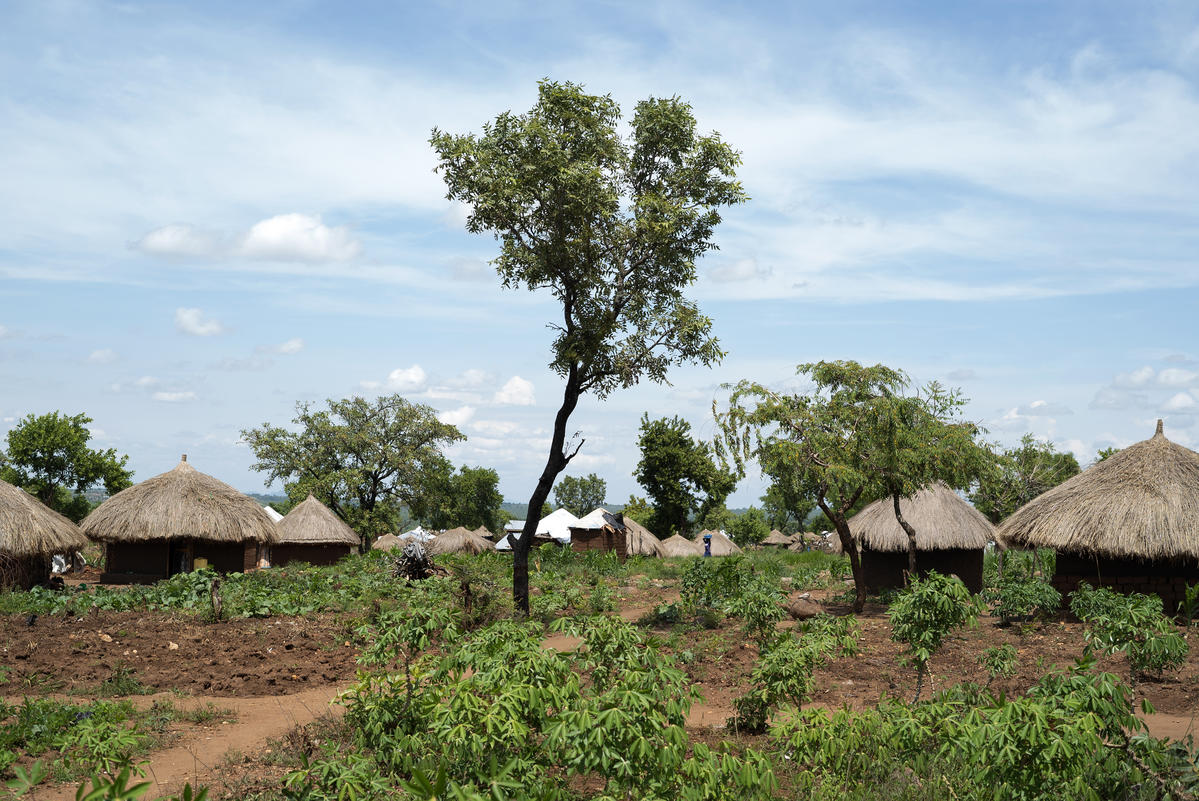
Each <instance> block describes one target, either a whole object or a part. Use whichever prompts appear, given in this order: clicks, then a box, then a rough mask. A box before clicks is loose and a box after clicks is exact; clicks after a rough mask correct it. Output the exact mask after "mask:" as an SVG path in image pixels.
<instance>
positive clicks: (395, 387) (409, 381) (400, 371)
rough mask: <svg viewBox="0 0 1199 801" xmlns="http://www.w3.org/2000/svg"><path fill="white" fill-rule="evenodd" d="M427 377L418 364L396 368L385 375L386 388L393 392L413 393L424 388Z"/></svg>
mask: <svg viewBox="0 0 1199 801" xmlns="http://www.w3.org/2000/svg"><path fill="white" fill-rule="evenodd" d="M427 380H428V376H427V375H425V371H424V369H423V368H422V367H421V366H420V365H419V364H414V365H412V366H411V367H397V368H396V369H394V370H392V371H391V372H390V373H388V374H387V388H388V389H390V390H392V391H393V392H413V391H415V390H418V389H421V388H422V387H424V386H425V382H426V381H427Z"/></svg>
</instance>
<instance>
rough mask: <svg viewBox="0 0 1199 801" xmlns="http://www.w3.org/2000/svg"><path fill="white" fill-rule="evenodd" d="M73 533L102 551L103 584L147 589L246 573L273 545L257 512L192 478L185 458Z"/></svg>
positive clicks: (271, 528)
mask: <svg viewBox="0 0 1199 801" xmlns="http://www.w3.org/2000/svg"><path fill="white" fill-rule="evenodd" d="M81 528H82V530H83V533H84V534H85V535H87V537H89V538H90V539H93V540H96V541H97V542H102V543H104V559H105V570H104V573H102V574H101V576H100V581H102V582H104V583H106V584H135V583H136V584H148V583H152V582H155V581H158V580H159V579H163V578H166V577H167V576H173V575H175V574H176V573H187V572H189V571H191V570H198V569H200V568H203V567H211V568H214V569H216V570H219V571H221V572H222V573H236V572H241V571H246V570H253V569H254V568H255V567H257V566H258V564H259V563H260V561H261V562H265V561H266V559H265V557H266V553H267V549H268V546H270V545H271V544H272V543H273V542H275V539H276V534H275V524H274V523H272V522H271V519H270V517H268V516H267V514H266V512H265V511H264V510H263V508H262V507H261V506H259V505H258V504H257V503H255V502H254V501H253V499H251V498H249V497H247V496H245V495H243V494H241V493H240V492H238V491H237V490H235V489H233V487H231V486H229V485H228V484H226V483H224V482H223V481H218V480H217V479H215V478H213V477H212V476H210V475H206V474H204V473H201V472H200V471H199V470H196V469H195V468H194V467H192V466H191V465H190V464H188V463H187V455H186V454H185V455H184V456H183V460H182V461H181V462H179V465H178V466H177V467H176V468H175V469H174V470H171V471H169V472H166V473H163V474H162V475H159V476H155V477H154V478H150V479H146V480H145V481H143V482H142V483H140V484H135V485H134V486H132V487H130V488H129V489H126V490H122V491H121V492H118V493H117V494H116V495H113V496H112V497H111V498H109V499H108V500H106V501H105V502H104V503H102V504H100V506H99V507H98V508H96V509H95V510H94V511H92V513H91V514H90V515H88V516H87V517H86V518H85V519H84V521H83V524H82V526H81Z"/></svg>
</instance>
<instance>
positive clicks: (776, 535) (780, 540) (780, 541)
mask: <svg viewBox="0 0 1199 801" xmlns="http://www.w3.org/2000/svg"><path fill="white" fill-rule="evenodd" d="M792 542H793V540H792V539H791V537H788V536H787V535H786V534H784V533H783V532H781V531H779V530H778V529H777V528H776V529H773V530H772V531H771V532H770V533H769V534H767V535H766V537H765V538H764V539H763V540H762V544H763V545H773V546H776V547H779V548H786V547H787V546H788V545H790V544H791V543H792Z"/></svg>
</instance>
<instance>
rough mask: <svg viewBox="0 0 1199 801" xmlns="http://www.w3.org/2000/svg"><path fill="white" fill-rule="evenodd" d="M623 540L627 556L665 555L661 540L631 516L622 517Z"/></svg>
mask: <svg viewBox="0 0 1199 801" xmlns="http://www.w3.org/2000/svg"><path fill="white" fill-rule="evenodd" d="M624 527H625V542H626V544H627V545H628V551H629V556H665V555H666V554H664V553H663V552H662V541H661V540H659V539H658V538H657V537H655V536H654V535H653V533H651V532H650V530H649V529H647V528H646V527H645V526H643V525H641V524H640V523H638V522H637V521H636V520H634V519H633V518H631V517H626V518H624Z"/></svg>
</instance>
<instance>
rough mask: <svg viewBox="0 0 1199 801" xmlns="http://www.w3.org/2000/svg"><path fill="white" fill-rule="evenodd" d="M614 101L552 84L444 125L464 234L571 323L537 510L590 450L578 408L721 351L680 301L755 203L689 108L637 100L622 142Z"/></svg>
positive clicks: (563, 333)
mask: <svg viewBox="0 0 1199 801" xmlns="http://www.w3.org/2000/svg"><path fill="white" fill-rule="evenodd" d="M620 118H621V112H620V107H619V105H618V104H617V103H616V101H615V100H613V99H612V98H611V97H610V96H607V95H591V94H587V93H586V92H585V91H584V90H583V88H582V87H581V86H578V85H576V84H572V83H557V82H553V81H544V82H542V83H541V84H540V85H539V87H538V93H537V103H536V105H535V106H534V107H533V108H532V109H530V110H529V111H528V112H526V113H523V114H513V113H511V112H505V113H503V114H500V115H499V116H498V117H496V118H495V120H494V121H492V122H490V123H487V124H485V125H484V126H483V132H482V134H479V135H476V134H450V133H446V132H444V131H441V130H434V131H433V135H432V138H431V140H430V141H431V144H432V146H433V149H434V150H435V151H436V153H437V158H438V167H437V169H438V172H440V173H441V175H442V177H443V179H444V180H445V184H446V190H447V191H446V196H447V197H448V198H449V199H450V200H455V201H460V202H462V203H464V204H466V206H467V207H468V208H469V209H470V213H469V215H468V217H467V222H466V228H467V230H468V231H470V232H472V233H487V232H490V233H492V234H493V235H494V236H495V237H496V239H497V240H498V241H499V244H500V249H499V255H498V256H497V257H496V258H495V260H494V261H493V262H492V263H493V264H494V265H495V268H496V271H497V272H498V273H499V276H500V279H501V281H502V283H503V285H504V286H505V287H506V288H509V289H522V288H523V289H527V290H530V291H541V292H546V293H548V294H549V295H550V296H551V297H553V298H554V300H555V301H557V303H558V306H559V311H560V314H559V315H558V317H557V319H556V320H554V321H552V322H551V323H550V326H551V328H552V329H553V331H554V337H553V341H552V343H551V346H550V347H551V353H552V356H551V360H550V368H551V369H552V370H553V371H554V372H555V373H557V375H559V376H560V377H561V378H562V381H563V387H562V403H561V405H560V406H559V409H558V412H557V414H556V415H555V419H554V428H553V434H552V435H551V438H550V447H549V453H548V455H547V459H546V464H545V468H544V470H543V471H542V474H541V476H540V478H539V479H538V482H537V485H536V487H535V488H534V490H533V494H532V497H531V498H530V504H529V506H530V507H531V508H533V509H539V508H541V506H542V504H543V503H544V502H545V500H546V499H547V498H548V497H549V494H550V490H551V489H552V487H553V483H554V480H555V479H556V478H557V476H558V474H559V473H561V472H562V471H563V470H564V469H565V468H566V466H567V465H568V464H569V463H570V461H571V459H572V458H573V457H574V456H575V454H577V453H578V450H579V448H580V447H581V446H582V444H583V441H582V440H578V441H572V442H571V443H570V444H569V445H568V444H567V441H566V426H567V422H568V421H569V419H570V416H571V414H572V413H573V412H574V410H575V407H576V406H577V405H578V401H579V398H580V397H581V396H582V395H583V394H585V393H593V394H595V395H596V396H597V397H600V398H604V397H606V396H607V395H608V394H609V393H610V392H612V391H613V390H615V389H617V388H621V387H631V386H633V385H634V384H636V383H638V382H639V381H640V380H641V379H642V378H648V379H650V380H652V381H658V382H661V381H665V380H666V374H667V371H668V369H669V368H670V367H671V366H672V365H675V364H682V363H697V364H703V365H712V364H715V363H716V362H718V361H719V360H720V358H721V357H722V356H723V353H722V352H721V350H720V347H719V344H718V343H717V341H716V338H715V337H713V336H712V333H711V327H712V325H711V321H710V320H709V319H708V318H707V317H705V316H704V315H703V314H701V313H700V311H699V308H698V307H697V306H696V305H695V303H693V302H692V301H690V300H689V299H687V298H686V297H685V295H684V294H683V293H684V290H685V289H686V288H687V287H688V286H689V285H690V284H691V283H692V282H693V281H694V280H695V278H696V266H695V262H696V260H697V259H698V258H699V257H700V256H702V255H703V254H704V253H705V252H707V251H709V250H711V249H713V248H714V247H715V243H714V242H713V237H712V235H713V231H714V230H715V228H716V226H717V225H718V224H719V223H720V220H721V215H720V209H721V207H723V206H728V205H732V204H736V203H741V202H742V201H744V200H745V199H746V197H745V193H744V192H743V191H742V188H741V185H740V184H739V183H738V182H737V181H736V180H735V169H736V167H737V166H738V164H739V163H740V157H739V155H738V153H737V152H736V151H735V150H733V149H732V148H731V147H729V146H728V145H727V144H725V143H724V142H723V141H721V139H720V137H719V135H717V134H709V135H706V136H705V135H701V134H700V133H698V131H697V125H696V121H695V117H694V115H693V114H692V112H691V107H690V106H689V105H688V104H686V103H684V102H683V101H682V100H680V99H679V98H677V97H676V98H650V99H648V100H644V101H642V102H640V103H638V104H637V106H636V108H635V110H634V113H633V116H632V119H631V120H629V123H628V127H627V131H628V133H627V135H622V132H621V119H620ZM536 524H537V521H536V520H535V519H534V518H533V516H532V515H530V516H529V519H528V520H526V523H525V530H524V532H523V534H522V536H521V537H520V539H519V540H518V541H517V543H516V546H515V548H514V553H513V571H512V583H513V599H514V601H515V603H516V606H517V608H518V609H520V610H522V611H525V612H527V611H528V608H529V597H528V551H529V547H530V545H531V544H532V541H533V534H534V532H535V531H536Z"/></svg>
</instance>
